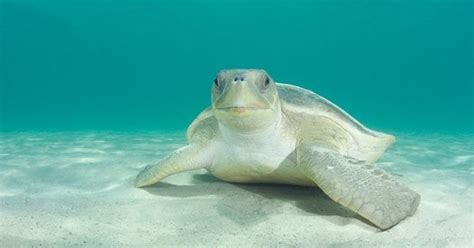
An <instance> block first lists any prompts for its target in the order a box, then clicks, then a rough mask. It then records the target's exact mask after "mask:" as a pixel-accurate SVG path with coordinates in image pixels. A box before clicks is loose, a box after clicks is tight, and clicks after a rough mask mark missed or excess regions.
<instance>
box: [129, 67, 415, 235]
mask: <svg viewBox="0 0 474 248" xmlns="http://www.w3.org/2000/svg"><path fill="white" fill-rule="evenodd" d="M187 138H188V141H189V144H188V145H186V146H184V147H182V148H180V149H178V150H176V151H175V152H173V153H172V154H170V155H169V156H167V157H166V158H164V159H163V160H161V161H160V162H158V163H157V164H155V165H149V166H147V167H146V168H145V169H144V170H143V171H141V172H140V173H139V174H138V176H137V178H136V180H135V186H137V187H144V186H147V185H152V184H155V183H157V182H159V181H160V180H162V179H163V178H165V177H167V176H170V175H173V174H176V173H180V172H183V171H189V170H195V169H201V168H205V169H207V170H208V171H209V173H210V174H212V175H214V176H215V177H217V178H219V179H221V180H224V181H228V182H236V183H282V184H293V185H304V186H315V187H319V188H320V189H321V190H322V191H323V192H324V193H325V194H327V195H328V196H329V197H330V198H331V199H332V200H334V201H336V202H338V203H340V204H341V205H343V206H345V207H347V208H349V209H351V210H352V211H354V212H356V213H357V214H359V215H361V216H362V217H364V218H365V219H367V220H369V221H370V222H371V223H373V224H374V225H376V226H377V227H379V228H381V229H387V228H390V227H392V226H394V225H396V224H397V223H399V222H400V221H401V220H403V219H405V218H406V217H407V216H410V215H412V214H413V213H414V212H415V210H416V209H417V207H418V204H419V201H420V196H419V195H418V194H417V193H415V192H414V191H412V190H411V189H409V188H408V187H406V186H404V185H402V184H400V183H398V182H397V181H396V180H395V179H394V178H393V177H392V176H390V175H389V174H387V173H386V172H384V171H383V170H382V169H380V168H376V167H375V166H374V164H373V163H374V162H375V161H376V160H377V159H378V158H379V157H380V156H381V155H382V154H383V152H384V151H385V149H386V148H387V147H388V146H390V145H391V144H392V143H393V142H394V141H395V138H394V137H393V136H391V135H388V134H384V133H381V132H375V131H372V130H370V129H368V128H366V127H364V126H363V125H362V124H361V123H359V122H358V121H357V120H355V119H354V118H352V117H351V116H350V115H349V114H347V113H346V112H344V111H343V110H342V109H340V108H339V107H337V106H336V105H334V104H333V103H331V102H330V101H328V100H326V99H325V98H323V97H321V96H319V95H317V94H316V93H313V92H311V91H309V90H306V89H303V88H300V87H297V86H293V85H289V84H280V83H276V82H274V81H273V80H272V79H271V77H270V76H269V75H268V74H267V73H266V72H265V71H264V70H256V69H233V70H222V71H220V72H219V73H218V74H217V77H216V78H215V79H214V82H213V84H212V106H211V107H209V108H207V109H206V110H204V111H203V112H202V113H201V114H199V116H198V117H197V118H196V119H195V120H194V121H193V122H192V124H191V125H190V126H189V128H188V131H187Z"/></svg>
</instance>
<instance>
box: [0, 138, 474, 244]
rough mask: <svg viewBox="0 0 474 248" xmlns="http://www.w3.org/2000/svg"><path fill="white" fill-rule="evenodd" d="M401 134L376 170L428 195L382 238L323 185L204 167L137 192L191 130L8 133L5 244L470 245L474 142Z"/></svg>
mask: <svg viewBox="0 0 474 248" xmlns="http://www.w3.org/2000/svg"><path fill="white" fill-rule="evenodd" d="M397 138H398V142H397V143H396V144H395V145H394V146H393V147H392V148H391V149H389V150H388V152H387V153H386V154H385V155H384V157H383V158H382V159H381V160H380V161H379V166H381V167H383V168H384V169H385V170H387V171H389V172H391V173H392V174H394V175H396V176H397V177H398V178H399V180H400V181H402V182H403V183H406V184H407V185H409V186H410V187H411V188H413V189H414V190H416V191H417V192H419V193H420V194H421V196H422V198H421V203H420V207H419V209H418V211H417V213H416V214H415V215H414V216H413V217H411V218H408V219H406V220H405V221H403V222H402V223H400V224H399V225H397V226H395V227H394V228H392V229H390V230H388V231H385V232H379V231H378V230H377V229H376V228H375V227H373V226H371V225H369V224H367V223H366V222H365V221H364V220H362V219H361V218H359V217H358V216H356V215H355V214H354V213H352V212H350V211H348V210H346V209H344V208H342V207H340V206H339V205H337V204H335V203H333V202H332V201H331V200H330V199H328V198H327V197H325V196H324V194H323V193H322V192H321V191H319V190H318V189H315V188H307V187H297V186H284V185H245V184H230V183H226V182H221V181H219V180H217V179H215V178H213V177H212V176H210V175H208V174H207V173H206V171H204V170H199V171H194V172H188V173H183V174H179V175H175V176H172V177H169V178H167V179H166V180H165V181H164V182H163V183H161V184H159V185H157V186H155V187H150V188H147V189H136V188H134V187H133V186H132V181H133V179H134V177H135V175H136V174H137V173H138V172H139V171H140V169H141V168H142V167H143V166H145V165H146V164H148V163H152V162H156V161H158V160H159V159H160V158H162V157H163V156H165V155H166V154H168V153H169V152H171V151H172V150H174V149H176V148H178V147H180V146H181V145H183V144H184V143H185V139H184V134H182V133H107V132H100V133H93V132H56V133H54V132H50V133H31V132H30V133H3V134H0V244H1V245H0V246H2V247H4V246H6V247H18V246H31V245H33V246H40V245H41V246H43V247H45V246H62V247H63V246H67V247H69V246H73V245H79V246H106V247H112V246H114V247H115V246H140V247H143V246H150V245H155V246H172V245H181V246H191V245H192V246H207V245H214V246H216V245H217V246H219V245H222V246H224V245H226V246H276V245H280V246H295V245H299V246H312V247H317V246H325V245H336V246H342V247H345V246H358V247H366V246H369V245H375V246H392V247H404V246H416V247H418V246H423V247H470V246H473V245H474V244H473V238H474V237H473V234H474V230H473V226H474V216H473V199H474V194H473V193H474V190H473V181H474V180H473V179H474V136H472V135H441V134H432V135H417V134H398V135H397Z"/></svg>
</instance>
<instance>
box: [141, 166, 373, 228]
mask: <svg viewBox="0 0 474 248" xmlns="http://www.w3.org/2000/svg"><path fill="white" fill-rule="evenodd" d="M192 182H193V183H194V185H174V184H170V183H165V182H161V183H159V184H156V185H154V186H150V187H145V188H143V189H144V190H146V191H148V192H149V193H150V194H154V195H159V196H167V197H170V196H172V197H180V198H187V197H199V196H211V195H213V196H217V201H218V202H217V211H218V213H219V214H220V215H221V216H224V217H225V218H227V219H230V220H231V221H233V222H234V223H237V224H239V225H241V226H251V225H255V224H258V223H260V222H263V221H265V220H267V219H269V218H270V217H271V216H273V215H275V214H277V213H281V212H282V210H281V208H282V207H284V206H285V205H288V204H291V205H293V206H294V207H296V208H298V209H300V210H302V211H303V212H306V213H308V214H309V215H314V217H315V218H317V217H318V215H319V216H339V217H344V218H340V219H339V220H335V219H334V218H326V219H327V220H328V221H330V222H333V223H334V224H337V225H341V226H342V225H347V224H349V223H350V222H351V219H352V218H355V219H358V220H360V221H362V222H364V223H366V224H368V225H371V226H373V225H372V224H371V223H370V222H368V221H367V220H365V219H364V218H362V217H360V216H359V215H357V214H356V213H354V212H352V211H351V210H349V209H347V208H345V207H343V206H341V205H340V204H338V203H336V202H334V201H332V200H331V199H330V198H329V197H327V196H326V195H325V194H324V192H322V191H321V190H320V189H319V188H316V187H302V186H293V185H282V184H237V183H228V182H224V181H221V180H219V179H217V178H216V177H214V176H212V175H210V174H208V173H205V174H195V175H193V178H192Z"/></svg>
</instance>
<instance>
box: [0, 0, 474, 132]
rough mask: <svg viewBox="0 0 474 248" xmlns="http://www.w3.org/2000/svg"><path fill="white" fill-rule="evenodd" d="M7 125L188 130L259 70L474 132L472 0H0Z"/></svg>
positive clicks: (373, 119)
mask: <svg viewBox="0 0 474 248" xmlns="http://www.w3.org/2000/svg"><path fill="white" fill-rule="evenodd" d="M0 3H1V5H0V25H1V26H0V28H1V29H0V35H1V36H0V37H1V43H0V44H1V46H0V84H1V90H0V92H1V102H0V104H1V105H0V106H1V111H0V113H1V116H0V118H1V119H0V125H1V129H2V130H83V129H93V130H96V129H105V130H130V129H138V130H145V129H146V130H170V129H171V130H183V129H185V128H186V127H187V125H188V124H189V123H190V122H191V121H192V120H193V119H194V117H195V116H196V115H197V114H198V113H199V112H200V111H201V110H202V109H204V108H205V107H207V106H208V105H209V104H210V87H211V83H212V80H213V79H214V76H215V74H216V73H217V72H218V71H219V70H221V69H225V68H262V69H265V70H267V72H268V73H269V74H270V75H271V76H272V77H273V79H274V80H275V81H277V82H285V83H291V84H296V85H299V86H302V87H305V88H308V89H310V90H313V91H315V92H317V93H319V94H320V95H322V96H324V97H326V98H328V99H329V100H331V101H332V102H334V103H336V104H337V105H339V106H340V107H342V108H343V109H344V110H346V111H347V112H348V113H350V114H351V115H353V116H354V117H355V118H357V119H358V120H359V121H361V122H362V123H364V124H366V125H367V126H369V127H372V128H383V129H389V130H410V131H428V132H472V131H473V111H474V110H473V69H472V68H473V36H472V30H473V19H472V18H473V15H472V13H473V7H472V1H470V0H415V1H405V0H401V1H394V0H386V1H360V0H336V1H326V0H323V1H309V0H297V1H289V0H284V1H281V0H272V1H270V0H253V1H250V0H226V1H217V0H200V1H198V0H176V1H163V0H158V1H151V0H137V1H132V0H117V1H109V0H96V1H92V0H70V1H60V0H46V1H35V0H1V1H0Z"/></svg>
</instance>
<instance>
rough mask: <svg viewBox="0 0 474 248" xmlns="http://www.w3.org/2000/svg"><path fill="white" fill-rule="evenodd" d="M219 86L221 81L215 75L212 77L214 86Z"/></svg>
mask: <svg viewBox="0 0 474 248" xmlns="http://www.w3.org/2000/svg"><path fill="white" fill-rule="evenodd" d="M219 86H221V82H220V81H219V79H218V78H217V77H216V78H215V79H214V87H216V88H219Z"/></svg>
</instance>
